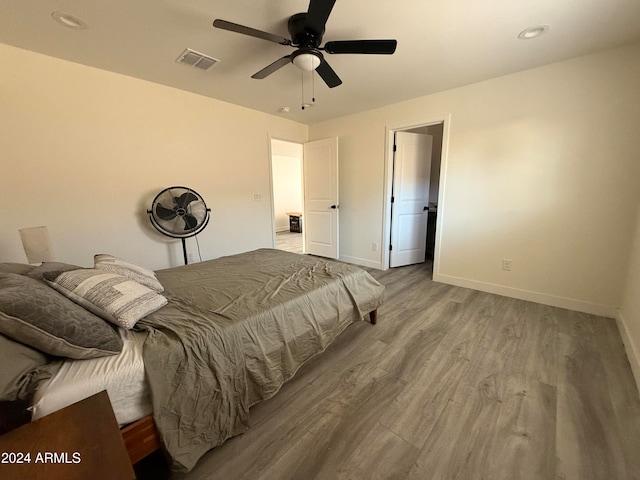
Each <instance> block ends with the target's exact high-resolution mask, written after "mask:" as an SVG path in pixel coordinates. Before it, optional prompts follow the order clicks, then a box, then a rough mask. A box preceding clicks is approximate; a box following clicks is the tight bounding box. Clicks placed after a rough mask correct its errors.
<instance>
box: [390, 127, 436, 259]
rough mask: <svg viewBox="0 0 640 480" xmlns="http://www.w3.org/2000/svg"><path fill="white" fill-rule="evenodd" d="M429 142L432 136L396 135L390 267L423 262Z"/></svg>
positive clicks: (427, 195)
mask: <svg viewBox="0 0 640 480" xmlns="http://www.w3.org/2000/svg"><path fill="white" fill-rule="evenodd" d="M432 144H433V137H432V136H431V135H424V134H419V133H409V132H396V134H395V146H394V155H393V190H392V194H391V200H392V206H391V251H390V252H389V265H390V266H391V267H401V266H403V265H411V264H414V263H423V262H424V261H425V254H426V246H427V215H428V206H429V177H430V175H431V148H432Z"/></svg>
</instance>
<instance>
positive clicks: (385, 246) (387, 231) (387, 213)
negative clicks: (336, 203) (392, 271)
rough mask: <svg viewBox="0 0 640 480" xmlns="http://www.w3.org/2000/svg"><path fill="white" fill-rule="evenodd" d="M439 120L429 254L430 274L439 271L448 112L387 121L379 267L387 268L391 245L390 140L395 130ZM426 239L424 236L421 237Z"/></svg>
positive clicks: (446, 157)
mask: <svg viewBox="0 0 640 480" xmlns="http://www.w3.org/2000/svg"><path fill="white" fill-rule="evenodd" d="M439 123H442V124H443V126H442V153H441V154H440V179H439V181H438V216H437V217H436V242H435V250H434V256H433V278H434V280H435V279H436V276H437V275H438V272H439V271H440V244H441V241H442V218H443V216H444V213H445V185H446V177H447V160H448V157H449V131H450V129H451V114H450V113H446V114H442V115H434V116H431V117H428V118H426V119H423V120H419V121H416V122H407V123H399V124H395V125H387V126H386V127H385V132H386V145H385V157H384V205H383V215H384V220H383V228H382V235H383V238H382V242H381V243H380V244H381V245H382V252H383V254H382V262H383V265H382V268H383V270H388V269H389V245H391V193H392V191H393V153H394V152H393V144H394V135H395V133H396V132H402V131H405V130H413V129H415V128H420V127H428V126H430V125H436V124H439ZM425 242H426V238H425Z"/></svg>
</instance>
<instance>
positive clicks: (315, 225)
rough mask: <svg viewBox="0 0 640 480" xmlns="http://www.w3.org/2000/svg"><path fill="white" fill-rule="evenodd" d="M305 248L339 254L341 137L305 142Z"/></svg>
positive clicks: (335, 256) (313, 253)
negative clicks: (339, 155)
mask: <svg viewBox="0 0 640 480" xmlns="http://www.w3.org/2000/svg"><path fill="white" fill-rule="evenodd" d="M302 176H303V184H304V213H303V215H302V219H303V231H304V232H305V233H304V250H305V252H306V253H309V254H311V255H319V256H321V257H328V258H338V253H339V249H338V219H339V218H338V207H339V204H338V137H334V138H326V139H323V140H316V141H313V142H308V143H305V144H304V154H303V159H302Z"/></svg>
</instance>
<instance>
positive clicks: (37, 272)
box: [27, 262, 82, 282]
mask: <svg viewBox="0 0 640 480" xmlns="http://www.w3.org/2000/svg"><path fill="white" fill-rule="evenodd" d="M79 268H82V267H79V266H78V265H71V264H69V263H62V262H43V263H42V264H41V265H40V266H38V267H34V268H33V270H31V271H29V273H27V275H28V276H29V277H31V278H35V279H36V280H40V281H42V282H44V281H45V279H44V274H45V273H47V272H68V271H69V270H77V269H79Z"/></svg>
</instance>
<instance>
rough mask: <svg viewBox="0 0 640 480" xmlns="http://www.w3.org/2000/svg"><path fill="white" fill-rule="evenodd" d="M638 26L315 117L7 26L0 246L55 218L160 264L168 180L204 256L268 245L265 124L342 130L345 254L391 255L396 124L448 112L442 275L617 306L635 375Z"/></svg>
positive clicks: (14, 243)
mask: <svg viewBox="0 0 640 480" xmlns="http://www.w3.org/2000/svg"><path fill="white" fill-rule="evenodd" d="M596 3H597V2H596ZM575 8H577V7H575ZM594 8H595V7H594ZM287 13H290V12H287ZM284 16H286V13H283V15H282V17H284ZM629 18H630V19H633V18H638V17H637V16H633V15H629ZM238 21H240V18H238ZM630 21H631V20H630ZM52 28H53V27H52ZM209 28H210V26H209ZM636 32H637V30H636ZM515 34H517V32H515ZM635 39H636V40H635V42H629V43H628V44H625V45H618V46H611V48H607V49H603V50H600V51H594V52H592V53H588V54H585V55H582V56H578V57H576V58H571V59H566V60H562V61H557V62H554V63H550V64H548V65H543V66H538V67H535V68H531V69H528V70H524V71H520V72H517V73H510V74H508V75H503V76H499V77H498V78H493V79H487V80H484V81H481V82H477V83H473V84H470V85H466V86H459V87H457V88H452V89H448V90H446V91H443V92H439V93H432V94H429V95H424V96H420V97H418V98H414V99H410V100H406V101H402V102H394V103H393V104H391V105H387V106H380V107H379V108H376V109H374V110H369V111H366V112H362V113H354V114H351V115H348V116H345V117H342V118H336V119H330V120H326V121H321V122H314V123H311V124H306V123H304V122H298V121H293V120H290V119H288V118H285V117H283V116H281V115H272V114H266V113H262V112H259V111H257V110H251V109H248V108H245V107H241V106H237V105H233V104H231V103H225V102H222V101H219V100H215V99H211V98H207V97H204V96H200V95H196V94H193V93H189V92H185V91H181V90H178V89H175V88H171V87H167V86H163V85H160V84H159V83H152V82H148V81H144V80H140V79H137V78H133V77H131V76H125V75H121V74H117V73H113V72H108V71H105V70H101V69H96V68H92V67H87V66H84V65H81V64H79V63H72V62H69V61H65V60H61V59H57V58H53V57H51V56H46V55H42V54H40V53H35V52H31V51H27V50H24V49H21V48H16V47H13V46H10V45H7V44H6V43H10V42H6V43H5V42H4V41H3V44H2V45H0V58H2V65H3V67H2V74H1V75H0V95H1V99H0V102H1V108H0V116H1V118H2V120H1V123H2V129H3V133H2V135H1V136H0V152H1V156H2V159H3V160H2V163H3V171H2V175H1V176H0V184H1V187H2V190H1V191H2V204H3V205H4V207H3V213H2V218H3V222H2V227H0V228H1V229H2V231H1V233H0V261H7V262H10V261H15V262H24V261H25V257H24V252H23V251H22V246H21V244H20V239H19V235H18V231H17V230H18V228H22V227H28V226H37V225H47V226H48V227H49V230H50V232H51V236H52V243H53V246H54V251H55V254H56V257H57V258H58V259H60V260H64V261H68V262H71V263H77V264H80V265H86V264H87V263H88V262H89V261H91V258H92V257H93V254H95V253H98V252H108V253H113V254H115V255H119V256H120V257H122V258H127V259H130V260H132V261H135V262H136V263H139V264H142V265H145V266H147V267H149V268H153V269H159V268H165V267H168V266H173V265H178V264H179V263H180V262H181V252H180V248H179V246H178V245H176V244H175V243H173V242H167V241H165V240H163V239H161V238H158V236H157V235H156V234H155V232H153V231H152V230H151V229H150V228H149V226H148V219H147V218H146V215H145V213H144V211H145V209H146V208H147V207H148V204H149V203H150V201H151V199H152V198H153V195H154V194H155V193H157V191H158V190H159V189H160V188H163V187H165V186H168V185H173V184H186V185H191V186H193V188H195V189H196V190H198V191H199V193H201V194H202V195H203V196H205V198H206V199H207V202H208V205H209V206H210V207H211V208H212V220H211V224H210V225H209V226H208V227H207V229H206V230H205V231H204V232H203V233H202V234H201V235H200V237H199V238H200V245H201V248H202V251H203V256H204V257H205V258H215V257H219V256H222V255H227V254H232V253H236V252H239V251H246V250H251V249H255V248H259V247H264V246H271V242H272V236H271V235H272V234H271V209H270V205H269V200H268V199H269V196H270V190H269V189H270V184H269V165H268V145H269V138H270V137H272V138H281V139H288V140H291V141H295V142H304V141H307V140H313V139H320V138H325V137H329V136H338V137H339V138H340V153H341V155H340V165H341V166H340V182H341V191H340V195H341V207H342V208H341V225H340V227H341V239H340V240H341V242H340V247H341V251H342V254H343V256H344V259H346V260H350V261H352V262H355V263H360V264H364V265H367V266H375V265H376V264H377V265H382V264H383V257H382V254H381V252H377V253H376V252H372V251H371V248H370V246H371V243H372V242H379V243H380V244H382V242H383V237H384V226H383V222H382V221H381V219H382V218H383V212H384V190H383V185H384V179H385V168H386V164H385V162H386V159H385V142H386V137H385V129H386V128H398V127H405V126H410V125H415V124H421V123H426V122H429V121H431V120H432V119H433V118H438V117H439V116H441V115H443V114H449V115H450V116H451V127H450V131H449V144H448V153H447V173H446V180H445V184H444V186H445V188H444V202H443V205H442V207H443V209H444V213H443V223H442V225H441V227H442V228H441V230H440V235H441V239H440V260H439V268H438V270H437V271H436V272H435V273H434V275H439V276H440V280H442V281H444V282H445V283H453V284H457V285H461V286H465V287H470V288H476V289H478V290H485V291H490V292H493V293H498V294H505V295H507V296H515V297H521V298H522V297H524V298H525V299H528V300H533V301H537V302H539V303H542V304H551V305H556V306H561V307H567V308H571V309H574V310H578V311H587V312H589V313H594V314H598V315H604V316H607V317H612V318H616V320H617V322H618V325H619V326H621V332H622V335H623V338H624V339H625V340H626V341H627V354H628V356H629V360H630V362H631V364H632V366H633V368H634V371H635V373H636V379H637V378H638V377H639V376H640V375H639V370H640V369H639V363H640V303H639V300H638V299H637V295H635V292H637V291H638V289H639V288H640V230H639V228H640V227H639V223H640V222H639V220H638V206H639V204H640V198H639V192H640V188H639V187H640V172H639V168H640V167H639V162H638V152H639V151H640V138H639V137H638V135H637V130H638V128H639V126H640V109H639V108H638V105H640V92H639V91H638V89H637V85H638V84H640V67H639V65H640V44H639V43H638V37H637V36H636V37H635ZM540 40H544V38H542V39H540ZM181 46H182V45H181ZM260 60H264V59H260ZM171 61H173V58H172V59H171ZM223 61H224V62H225V63H231V60H230V59H229V60H227V59H226V58H225V59H223ZM172 66H173V65H172ZM178 67H180V68H182V66H175V68H178ZM187 71H188V70H187ZM338 88H340V87H338ZM294 92H295V100H297V98H298V96H299V90H298V86H296V87H295V89H294ZM330 93H331V92H328V93H323V94H322V96H319V98H318V105H317V106H316V107H314V108H316V109H317V110H320V109H321V108H322V102H323V101H325V102H326V101H327V96H329V94H330ZM295 100H294V101H295ZM543 139H544V141H543ZM542 141H543V143H542V144H541V142H542ZM254 194H260V195H261V198H262V199H263V200H262V201H257V202H256V201H254V200H253V198H254ZM503 258H511V259H513V262H514V263H513V264H514V269H513V271H512V272H509V273H507V272H504V271H502V270H501V268H500V262H501V260H502V259H503ZM381 321H382V320H381Z"/></svg>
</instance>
